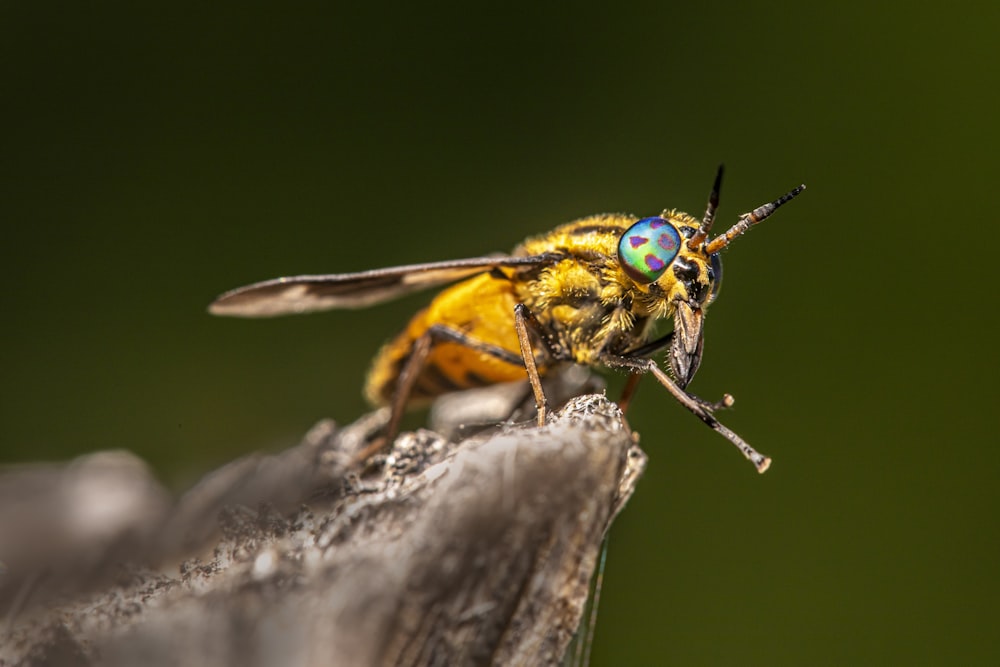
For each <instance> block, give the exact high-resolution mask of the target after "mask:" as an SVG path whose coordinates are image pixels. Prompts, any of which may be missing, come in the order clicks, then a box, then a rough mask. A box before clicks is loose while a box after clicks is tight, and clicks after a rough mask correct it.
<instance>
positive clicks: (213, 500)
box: [0, 395, 645, 665]
mask: <svg viewBox="0 0 1000 667" xmlns="http://www.w3.org/2000/svg"><path fill="white" fill-rule="evenodd" d="M383 421H384V414H382V413H375V414H373V415H370V416H369V417H367V418H365V419H363V420H362V421H360V422H358V423H355V424H353V425H351V426H349V427H346V428H344V429H337V428H336V427H335V426H334V425H333V424H332V422H321V423H320V424H318V425H317V426H316V427H314V428H313V430H312V431H311V432H310V433H309V434H308V435H307V436H306V438H305V440H304V441H303V443H302V444H300V445H299V446H297V447H295V448H293V449H291V450H288V451H286V452H283V453H281V454H279V455H276V456H271V457H261V456H254V457H249V458H246V459H242V460H239V461H236V462H234V463H232V464H229V465H227V466H225V467H223V468H222V469H220V470H218V471H216V472H214V473H212V474H211V475H209V476H208V477H206V478H205V479H204V480H203V481H202V482H200V483H199V484H198V485H197V486H196V487H195V488H193V489H192V490H191V491H189V492H188V493H187V494H185V495H183V496H182V497H181V498H179V499H178V500H177V501H176V502H172V501H171V500H170V498H169V497H168V496H167V494H166V493H165V492H164V491H163V490H162V489H161V488H160V487H159V485H157V484H156V483H155V481H154V480H153V479H152V477H151V476H150V475H149V473H148V471H146V469H145V466H144V465H143V464H142V463H141V462H140V461H138V460H137V459H135V457H133V456H131V455H129V454H125V453H103V454H96V455H92V456H90V457H85V458H83V459H80V460H78V461H75V462H72V463H70V464H69V465H66V466H62V467H57V466H53V467H44V468H43V467H28V468H21V469H13V470H10V471H7V472H6V473H5V474H4V475H3V476H2V477H0V610H2V611H3V613H4V615H5V617H6V623H5V625H4V626H2V627H0V664H4V665H6V664H21V663H23V664H37V665H42V664H45V665H56V664H92V665H136V664H142V665H189V664H192V665H193V664H212V665H465V664H476V665H479V664H482V665H486V664H497V665H520V664H524V665H545V664H558V663H559V662H560V660H561V659H562V657H563V654H564V652H565V651H566V647H567V645H568V644H569V642H570V640H571V638H572V637H573V635H574V633H575V631H576V629H577V627H578V625H579V623H580V620H581V617H582V615H583V612H584V608H585V606H586V600H587V595H588V590H589V582H590V580H591V577H592V575H593V572H594V568H595V563H596V561H597V558H598V554H599V551H600V546H601V542H602V539H603V537H604V534H605V533H606V531H607V529H608V527H609V526H610V523H611V521H612V520H613V519H614V516H615V515H616V514H617V512H618V511H619V510H620V509H621V507H622V505H623V504H624V503H625V501H626V500H627V499H628V497H629V496H630V495H631V493H632V490H633V488H634V485H635V483H636V481H637V479H638V476H639V475H640V474H641V472H642V469H643V467H644V465H645V455H644V454H643V453H642V452H641V451H640V450H639V449H638V448H637V447H636V446H635V445H634V440H635V438H634V436H633V435H632V433H631V432H630V431H629V430H628V428H627V426H625V424H624V423H623V421H622V419H621V415H620V413H619V412H618V410H617V408H616V407H615V406H614V405H613V404H612V403H609V402H608V401H607V400H606V399H604V398H603V397H602V396H597V395H589V396H582V397H580V398H577V399H574V400H572V401H570V403H569V404H568V405H567V406H566V407H565V408H564V409H563V410H562V411H560V412H559V413H558V414H557V415H555V417H554V418H553V419H552V420H551V422H550V424H549V425H547V426H546V427H544V428H535V427H517V428H515V427H508V428H503V429H500V430H499V431H494V432H493V433H492V434H491V435H480V436H476V437H474V438H470V439H467V440H465V441H462V442H461V443H459V444H454V443H451V442H448V441H446V440H444V439H443V438H441V437H440V436H437V435H436V434H434V433H432V432H430V431H418V432H416V433H407V434H403V435H402V436H401V437H400V438H399V439H397V441H396V442H395V443H394V445H393V448H392V450H391V451H390V452H389V453H388V454H387V455H386V456H384V457H381V458H380V459H379V460H378V461H377V462H375V464H373V465H371V466H370V467H369V468H368V469H367V470H362V469H360V468H359V467H358V466H357V465H355V464H354V463H353V461H354V457H353V456H352V455H353V453H354V452H356V451H358V450H359V449H360V448H361V447H362V446H363V444H364V442H365V440H366V438H368V437H369V435H370V434H371V433H372V432H373V431H374V430H375V429H377V428H378V427H379V426H380V425H381V424H382V422H383ZM193 553H200V554H201V555H200V557H192V554H193Z"/></svg>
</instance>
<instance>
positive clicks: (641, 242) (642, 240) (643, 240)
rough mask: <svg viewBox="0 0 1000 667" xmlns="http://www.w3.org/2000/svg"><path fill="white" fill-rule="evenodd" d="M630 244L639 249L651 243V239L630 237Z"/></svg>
mask: <svg viewBox="0 0 1000 667" xmlns="http://www.w3.org/2000/svg"><path fill="white" fill-rule="evenodd" d="M628 242H629V243H631V244H632V247H633V248H638V247H639V246H641V245H646V244H647V243H649V239H647V238H646V237H645V236H630V237H629V240H628Z"/></svg>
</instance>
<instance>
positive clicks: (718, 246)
mask: <svg viewBox="0 0 1000 667" xmlns="http://www.w3.org/2000/svg"><path fill="white" fill-rule="evenodd" d="M805 189H806V186H805V185H800V186H799V187H797V188H795V189H794V190H792V191H791V192H788V193H787V194H783V195H781V196H780V197H778V198H777V199H775V200H774V201H773V202H771V203H770V204H764V205H763V206H759V207H757V208H755V209H754V210H752V211H750V212H749V213H744V214H743V215H741V216H740V220H739V222H737V223H736V224H735V225H733V226H732V227H730V228H729V229H728V230H727V231H726V233H725V234H722V235H721V236H716V237H715V238H714V239H712V241H711V242H710V243H708V245H706V246H705V254H706V255H714V254H715V253H717V252H719V251H720V250H722V249H723V248H725V247H726V246H727V245H729V244H730V243H732V241H733V239H735V238H736V237H737V236H739V235H740V234H742V233H743V232H745V231H746V230H748V229H750V228H751V227H753V226H754V225H756V224H758V223H761V222H764V221H765V220H767V218H769V217H770V216H771V214H772V213H774V212H775V211H776V210H778V207H779V206H782V205H784V204H787V203H788V202H790V201H791V200H792V199H794V198H795V197H797V196H798V195H799V193H801V192H802V191H803V190H805ZM692 240H694V237H692Z"/></svg>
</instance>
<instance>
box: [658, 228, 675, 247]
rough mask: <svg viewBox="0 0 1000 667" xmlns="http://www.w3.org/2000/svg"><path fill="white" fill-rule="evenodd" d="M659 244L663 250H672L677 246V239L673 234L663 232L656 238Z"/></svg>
mask: <svg viewBox="0 0 1000 667" xmlns="http://www.w3.org/2000/svg"><path fill="white" fill-rule="evenodd" d="M656 242H657V243H659V244H660V247H661V248H663V249H664V250H674V249H675V248H676V247H677V241H676V240H675V239H674V237H673V236H671V235H670V234H667V233H666V232H664V233H663V234H660V238H658V239H657V240H656Z"/></svg>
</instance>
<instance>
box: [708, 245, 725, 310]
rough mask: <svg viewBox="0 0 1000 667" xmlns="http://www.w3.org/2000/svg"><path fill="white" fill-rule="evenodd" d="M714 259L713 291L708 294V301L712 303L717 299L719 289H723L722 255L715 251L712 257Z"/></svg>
mask: <svg viewBox="0 0 1000 667" xmlns="http://www.w3.org/2000/svg"><path fill="white" fill-rule="evenodd" d="M711 259H712V281H713V282H712V293H711V294H709V295H708V302H709V303H712V302H713V301H715V297H717V296H719V290H720V289H722V255H720V254H719V253H715V254H714V255H712V257H711Z"/></svg>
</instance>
